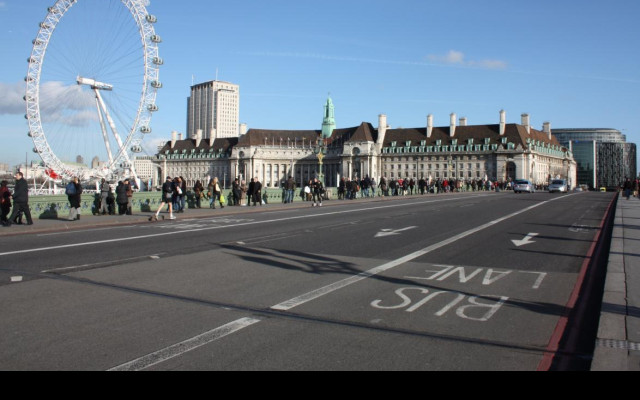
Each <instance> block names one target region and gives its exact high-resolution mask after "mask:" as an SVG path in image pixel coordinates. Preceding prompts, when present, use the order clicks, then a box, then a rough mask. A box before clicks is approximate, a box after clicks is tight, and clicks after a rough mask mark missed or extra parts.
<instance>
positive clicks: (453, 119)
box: [449, 113, 457, 137]
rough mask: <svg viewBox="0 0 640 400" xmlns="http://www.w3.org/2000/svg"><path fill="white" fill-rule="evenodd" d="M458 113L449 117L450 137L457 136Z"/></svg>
mask: <svg viewBox="0 0 640 400" xmlns="http://www.w3.org/2000/svg"><path fill="white" fill-rule="evenodd" d="M456 119H457V117H456V113H451V115H450V116H449V121H450V122H449V136H451V137H454V136H455V135H456Z"/></svg>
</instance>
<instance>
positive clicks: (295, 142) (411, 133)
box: [155, 99, 576, 188]
mask: <svg viewBox="0 0 640 400" xmlns="http://www.w3.org/2000/svg"><path fill="white" fill-rule="evenodd" d="M328 107H333V103H332V102H331V99H329V100H328V101H327V106H325V122H326V120H327V116H328V115H330V116H331V117H333V112H332V109H329V108H328ZM329 111H331V112H329ZM324 128H325V129H324V130H322V129H320V130H297V131H287V130H264V129H250V130H249V131H248V132H247V133H246V134H245V135H242V136H240V137H239V138H227V139H215V140H213V139H209V140H202V139H200V138H195V139H187V140H180V141H177V140H175V139H173V140H172V141H170V142H168V143H167V144H166V145H165V146H164V147H163V148H162V149H161V150H160V152H159V154H158V155H157V157H156V160H155V162H156V163H158V164H159V169H160V170H161V171H163V172H164V174H163V177H162V180H161V182H162V181H163V179H164V176H166V175H169V176H172V177H173V176H182V177H184V178H185V179H186V181H187V185H189V186H192V185H193V184H194V183H195V182H196V181H197V180H200V181H201V182H203V183H205V182H208V180H209V179H211V178H213V177H218V178H219V180H220V181H221V182H222V183H227V184H229V183H230V182H232V180H233V179H235V178H236V177H239V178H240V179H244V180H250V179H251V178H253V177H257V178H258V179H259V180H260V181H261V182H262V183H263V185H265V187H267V188H276V187H281V185H282V183H283V182H284V181H285V180H286V179H287V178H288V176H293V177H294V178H295V180H296V182H297V184H298V185H299V186H302V185H303V184H304V183H306V182H308V181H309V180H310V179H313V178H314V177H316V176H319V172H320V170H319V160H318V156H317V153H318V152H322V153H323V154H324V157H323V160H322V174H323V176H324V181H325V185H326V186H327V187H336V186H338V183H339V181H340V178H342V177H345V178H346V177H349V178H351V179H363V178H365V177H366V176H369V177H371V178H374V179H375V180H376V181H379V180H380V178H382V177H384V178H385V179H387V180H394V179H400V178H402V179H406V178H409V179H415V180H416V181H417V180H419V179H425V180H438V179H441V180H443V179H449V180H461V181H470V180H476V181H479V180H485V181H486V180H491V181H501V182H506V181H509V180H511V181H512V180H515V179H528V180H531V181H532V182H534V183H535V184H538V185H540V186H544V185H546V184H547V183H548V182H549V180H550V179H553V178H563V179H567V180H568V181H569V182H570V183H572V184H573V183H575V182H576V178H575V176H576V163H575V161H574V159H573V156H572V154H571V152H570V151H569V150H568V149H567V148H565V147H563V146H561V145H560V143H559V142H558V141H557V139H556V138H555V137H554V136H553V135H552V133H551V129H550V124H548V123H545V125H544V127H543V129H542V130H536V129H533V128H532V127H531V126H530V124H529V116H528V115H526V114H523V115H522V124H507V123H506V114H505V113H504V111H501V112H500V120H499V123H498V124H490V125H467V124H466V119H460V123H458V121H457V119H456V116H455V114H452V115H451V116H450V124H449V125H448V126H444V127H436V126H434V125H433V117H432V116H429V117H428V118H427V125H426V126H425V127H422V128H409V129H407V128H399V129H392V128H390V127H389V126H388V125H387V117H386V116H385V115H380V116H379V119H378V128H374V126H373V125H372V124H371V123H368V122H363V123H362V124H360V125H359V126H356V127H352V128H334V127H331V129H330V130H327V129H326V124H324ZM159 178H160V177H159Z"/></svg>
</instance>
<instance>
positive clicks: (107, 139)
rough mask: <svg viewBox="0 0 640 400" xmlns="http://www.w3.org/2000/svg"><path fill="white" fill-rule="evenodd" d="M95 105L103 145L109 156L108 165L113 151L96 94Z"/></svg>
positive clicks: (110, 162) (111, 160) (111, 161)
mask: <svg viewBox="0 0 640 400" xmlns="http://www.w3.org/2000/svg"><path fill="white" fill-rule="evenodd" d="M96 107H97V108H98V117H99V119H100V127H101V128H102V138H103V139H104V146H105V147H106V148H107V155H108V156H109V165H111V164H113V153H111V145H110V144H109V135H108V134H107V125H105V123H104V117H103V116H102V111H100V99H99V98H98V96H96Z"/></svg>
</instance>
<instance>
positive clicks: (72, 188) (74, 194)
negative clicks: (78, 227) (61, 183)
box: [65, 177, 82, 221]
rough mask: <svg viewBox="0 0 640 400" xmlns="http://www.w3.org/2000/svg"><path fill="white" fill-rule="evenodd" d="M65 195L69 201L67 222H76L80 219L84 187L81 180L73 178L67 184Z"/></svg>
mask: <svg viewBox="0 0 640 400" xmlns="http://www.w3.org/2000/svg"><path fill="white" fill-rule="evenodd" d="M65 194H66V195H67V198H68V199H69V216H68V217H67V220H69V221H75V220H77V219H80V202H81V195H82V185H80V180H79V179H78V178H77V177H76V178H73V179H72V180H71V182H69V183H68V184H67V187H66V189H65Z"/></svg>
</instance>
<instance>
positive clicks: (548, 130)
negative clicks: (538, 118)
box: [542, 122, 551, 140]
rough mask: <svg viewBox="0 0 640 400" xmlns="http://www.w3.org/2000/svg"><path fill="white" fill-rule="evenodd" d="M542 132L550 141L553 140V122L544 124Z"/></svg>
mask: <svg viewBox="0 0 640 400" xmlns="http://www.w3.org/2000/svg"><path fill="white" fill-rule="evenodd" d="M542 131H543V132H544V133H546V134H547V135H548V136H549V140H551V122H545V123H544V124H542Z"/></svg>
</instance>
